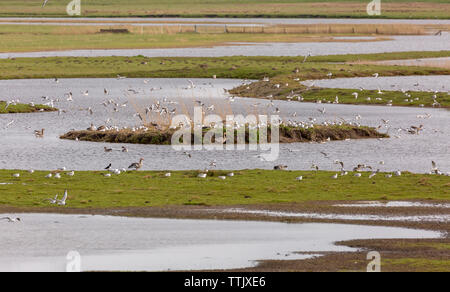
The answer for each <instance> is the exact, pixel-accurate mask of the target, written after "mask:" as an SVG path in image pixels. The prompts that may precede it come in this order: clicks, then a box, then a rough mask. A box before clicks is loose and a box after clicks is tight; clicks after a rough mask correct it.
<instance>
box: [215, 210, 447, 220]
mask: <svg viewBox="0 0 450 292" xmlns="http://www.w3.org/2000/svg"><path fill="white" fill-rule="evenodd" d="M222 212H224V213H239V214H251V215H263V216H269V217H289V218H306V219H324V220H354V221H402V222H443V223H447V222H450V215H447V214H444V215H417V216H389V215H369V214H325V213H323V214H320V213H291V212H278V211H267V210H246V209H226V210H223V211H222Z"/></svg>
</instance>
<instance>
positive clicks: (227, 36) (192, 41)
mask: <svg viewBox="0 0 450 292" xmlns="http://www.w3.org/2000/svg"><path fill="white" fill-rule="evenodd" d="M113 28H124V26H113ZM101 29H105V27H104V26H103V27H102V26H54V25H53V26H52V25H35V26H33V25H31V26H25V25H0V52H4V53H6V52H36V51H62V50H79V49H144V48H146V49H152V48H190V47H211V46H219V45H225V44H229V43H244V42H245V43H264V42H288V43H289V42H315V41H328V42H333V41H339V40H333V39H332V38H333V37H334V36H341V35H345V34H342V33H335V34H325V33H323V34H319V33H317V34H300V33H288V34H284V33H251V32H249V33H218V32H217V30H216V31H215V33H195V32H189V31H188V32H182V33H178V32H177V29H178V28H177V27H176V26H175V27H168V28H167V27H163V28H162V33H161V32H160V31H159V29H158V28H155V27H145V28H143V31H141V30H140V28H137V27H127V29H129V31H130V33H99V32H100V30H101ZM170 29H172V30H173V31H170ZM222 30H223V28H222ZM347 35H348V34H347ZM354 35H357V36H358V35H361V34H354ZM379 37H382V36H379Z"/></svg>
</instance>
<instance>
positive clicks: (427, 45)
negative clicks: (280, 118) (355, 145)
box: [0, 33, 450, 59]
mask: <svg viewBox="0 0 450 292" xmlns="http://www.w3.org/2000/svg"><path fill="white" fill-rule="evenodd" d="M390 38H391V40H386V41H376V42H367V41H364V42H350V41H349V42H345V41H343V42H333V43H329V42H311V43H306V42H300V43H254V44H239V45H236V44H235V45H227V46H215V47H206V48H203V47H202V48H172V49H118V50H68V51H48V52H27V53H0V59H6V58H20V57H64V56H73V57H103V56H137V55H143V56H147V57H223V56H306V55H307V54H312V55H313V56H318V55H342V54H344V55H345V54H372V53H384V52H408V51H443V50H449V48H450V47H449V44H450V33H443V34H442V36H433V35H424V36H392V37H390Z"/></svg>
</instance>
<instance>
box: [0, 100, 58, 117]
mask: <svg viewBox="0 0 450 292" xmlns="http://www.w3.org/2000/svg"><path fill="white" fill-rule="evenodd" d="M53 111H57V109H56V108H52V107H49V106H46V105H42V104H36V105H31V104H23V103H16V104H8V103H7V102H5V101H0V114H23V113H35V112H53Z"/></svg>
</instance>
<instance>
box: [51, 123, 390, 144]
mask: <svg viewBox="0 0 450 292" xmlns="http://www.w3.org/2000/svg"><path fill="white" fill-rule="evenodd" d="M209 131H211V129H208V128H204V129H203V138H204V137H205V134H206V133H208V132H209ZM174 132H175V130H173V129H167V130H157V129H155V128H149V129H144V130H137V131H132V130H129V129H122V130H106V131H105V130H103V131H91V130H81V131H70V132H68V133H66V134H64V135H62V136H61V137H60V138H61V139H67V140H78V141H89V142H107V143H130V144H153V145H169V144H171V139H172V135H173V134H174ZM279 135H280V138H279V139H280V143H298V142H324V141H340V140H347V139H368V138H389V135H387V134H383V133H380V132H378V131H377V130H376V129H375V128H371V127H364V126H353V125H348V124H344V125H331V126H324V125H315V126H314V127H310V128H302V127H292V126H285V125H282V126H280V131H279ZM237 136H238V133H237V131H236V130H235V143H236V142H237ZM270 137H271V131H270V128H269V129H268V139H269V142H270V140H271V139H270ZM191 141H194V134H192V136H191ZM224 141H225V139H224ZM245 141H246V143H249V133H248V131H246V133H245ZM212 142H215V139H214V137H213V138H212Z"/></svg>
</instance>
